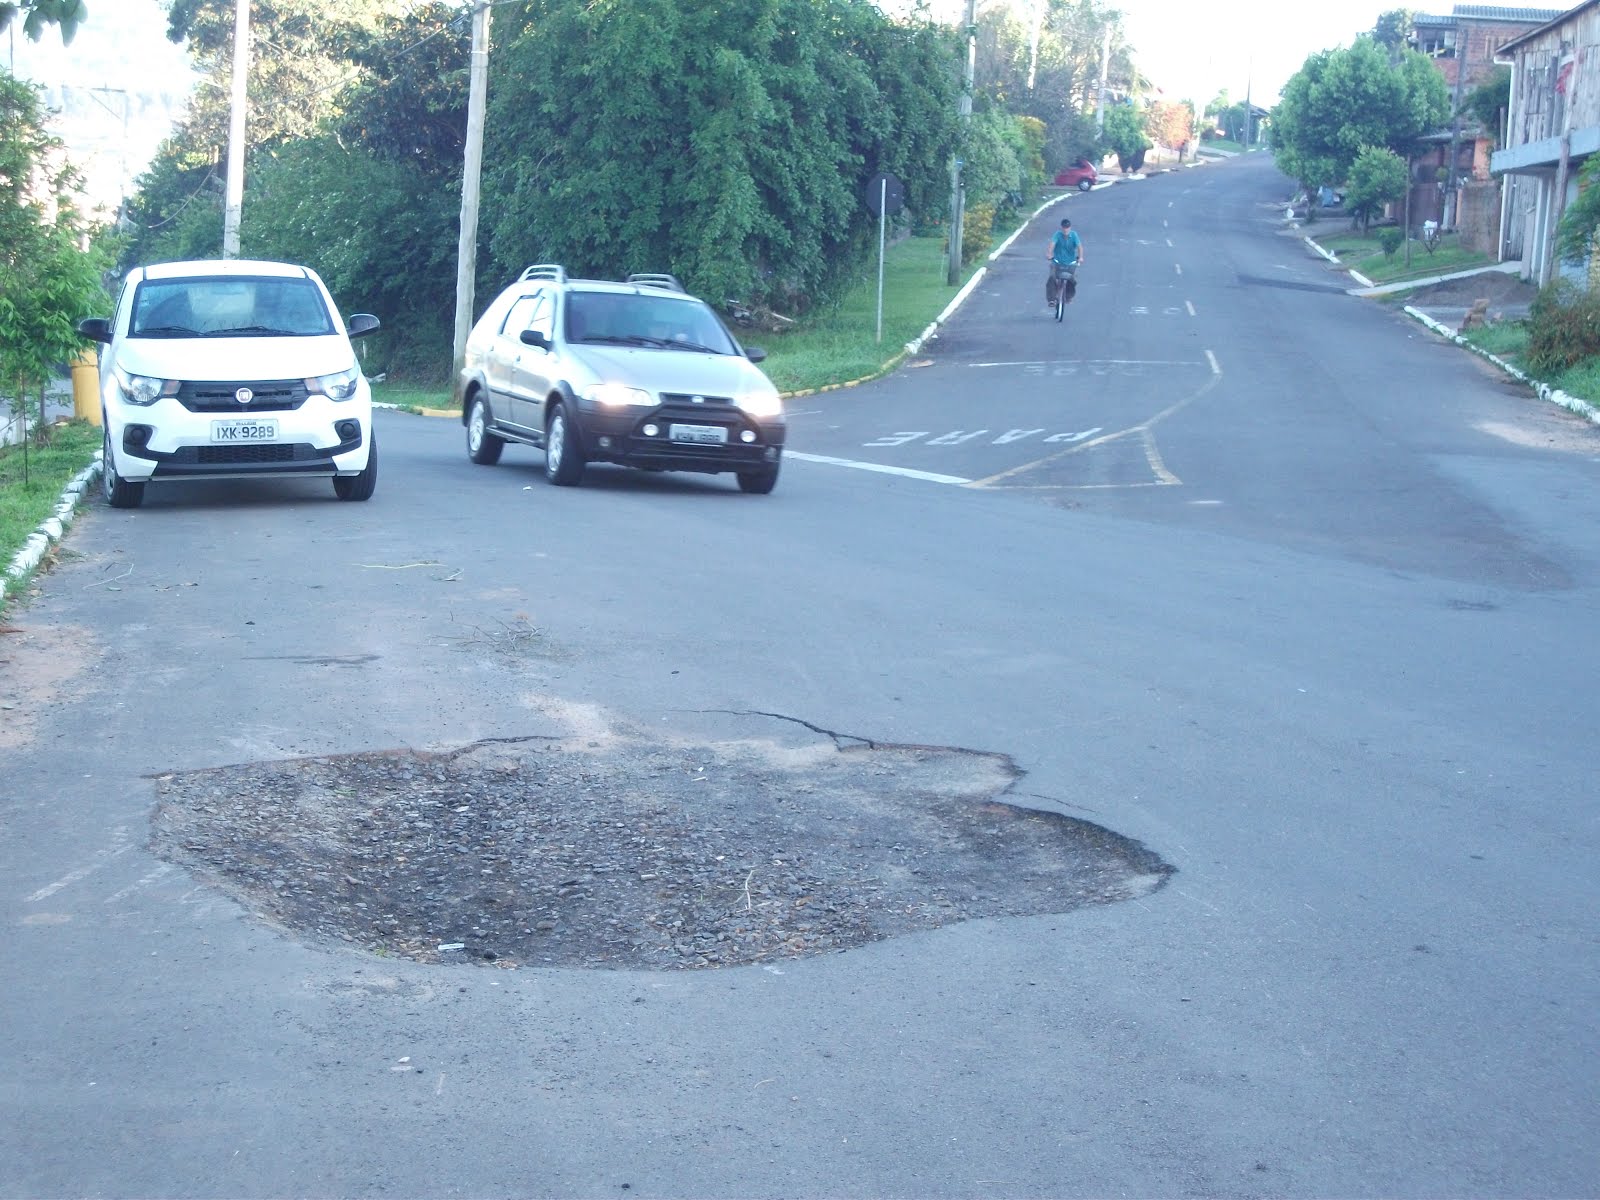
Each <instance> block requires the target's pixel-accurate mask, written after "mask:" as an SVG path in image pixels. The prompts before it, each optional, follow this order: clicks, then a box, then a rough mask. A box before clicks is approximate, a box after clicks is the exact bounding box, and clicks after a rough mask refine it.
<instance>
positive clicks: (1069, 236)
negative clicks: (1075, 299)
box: [1044, 217, 1083, 308]
mask: <svg viewBox="0 0 1600 1200" xmlns="http://www.w3.org/2000/svg"><path fill="white" fill-rule="evenodd" d="M1082 262H1083V239H1082V238H1081V237H1079V236H1078V231H1077V230H1076V229H1074V228H1073V227H1072V221H1071V220H1070V219H1069V218H1067V217H1062V218H1061V228H1060V229H1058V230H1056V231H1055V232H1054V233H1052V234H1051V235H1050V277H1049V278H1048V279H1046V280H1045V281H1044V303H1045V307H1046V308H1054V307H1055V306H1056V279H1057V277H1058V276H1059V277H1060V279H1061V283H1062V285H1063V286H1064V287H1066V289H1067V300H1068V302H1069V303H1070V302H1071V300H1072V296H1073V293H1074V292H1076V291H1077V290H1078V278H1077V276H1078V266H1079V265H1080V264H1081V263H1082Z"/></svg>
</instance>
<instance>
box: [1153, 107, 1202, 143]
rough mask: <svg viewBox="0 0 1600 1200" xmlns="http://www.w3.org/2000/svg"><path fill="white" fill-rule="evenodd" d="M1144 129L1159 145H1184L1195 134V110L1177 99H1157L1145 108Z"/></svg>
mask: <svg viewBox="0 0 1600 1200" xmlns="http://www.w3.org/2000/svg"><path fill="white" fill-rule="evenodd" d="M1144 131H1145V133H1146V134H1148V135H1149V137H1150V139H1151V140H1152V141H1154V142H1155V143H1156V144H1157V145H1158V146H1169V147H1174V148H1176V147H1178V146H1182V145H1183V144H1184V143H1185V142H1187V141H1188V140H1189V139H1190V138H1192V137H1193V136H1194V111H1193V110H1192V109H1191V108H1190V107H1189V106H1188V105H1187V104H1182V103H1179V102H1178V101H1176V100H1157V101H1155V102H1154V103H1153V104H1151V105H1150V107H1149V108H1147V109H1145V114H1144Z"/></svg>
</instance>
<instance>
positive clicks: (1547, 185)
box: [1490, 0, 1600, 286]
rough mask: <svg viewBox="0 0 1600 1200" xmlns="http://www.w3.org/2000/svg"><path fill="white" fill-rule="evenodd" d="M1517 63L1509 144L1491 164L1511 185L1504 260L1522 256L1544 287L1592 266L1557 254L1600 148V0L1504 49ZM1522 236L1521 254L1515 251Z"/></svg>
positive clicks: (1505, 208) (1529, 275) (1528, 272)
mask: <svg viewBox="0 0 1600 1200" xmlns="http://www.w3.org/2000/svg"><path fill="white" fill-rule="evenodd" d="M1500 57H1501V61H1503V62H1508V63H1509V64H1510V66H1511V112H1510V117H1509V119H1508V121H1507V123H1506V136H1505V140H1504V148H1503V149H1501V150H1497V151H1496V152H1495V154H1494V157H1493V158H1492V159H1491V160H1490V170H1491V171H1492V172H1493V173H1494V174H1495V175H1497V176H1500V177H1501V178H1503V179H1505V180H1506V181H1507V183H1508V185H1510V184H1512V183H1513V182H1514V183H1515V187H1512V186H1508V187H1507V188H1506V190H1505V198H1504V200H1503V201H1502V208H1501V212H1502V226H1503V228H1504V229H1505V236H1504V238H1503V239H1502V251H1501V255H1500V257H1501V258H1502V259H1510V258H1518V257H1520V258H1521V260H1522V277H1523V278H1524V279H1527V280H1530V281H1532V282H1534V283H1537V284H1540V285H1541V286H1542V285H1544V284H1546V283H1548V282H1550V281H1551V280H1552V279H1553V278H1555V277H1556V275H1557V274H1558V273H1560V274H1566V275H1569V276H1571V277H1573V278H1575V279H1578V280H1580V281H1582V280H1584V279H1585V276H1586V268H1585V267H1581V266H1573V265H1570V264H1569V265H1563V264H1562V263H1560V262H1559V261H1558V260H1557V258H1556V254H1555V234H1556V226H1557V225H1558V224H1559V223H1560V220H1561V214H1562V213H1563V212H1565V211H1566V207H1567V204H1568V203H1569V202H1570V201H1571V200H1572V199H1573V198H1574V197H1575V196H1576V195H1577V194H1578V169H1579V168H1580V167H1581V166H1582V165H1583V163H1584V161H1585V160H1586V159H1587V158H1588V157H1589V156H1590V155H1592V154H1595V153H1597V152H1600V0H1585V3H1582V4H1579V5H1577V6H1576V7H1574V8H1571V9H1569V10H1567V11H1566V12H1565V13H1563V14H1562V15H1561V16H1559V17H1557V18H1556V19H1554V20H1552V21H1550V22H1548V23H1546V24H1544V25H1541V26H1539V27H1538V28H1536V29H1533V30H1531V31H1530V32H1528V33H1526V34H1524V35H1522V36H1521V37H1519V38H1516V39H1515V40H1513V41H1511V42H1508V43H1507V44H1506V45H1504V46H1502V47H1501V48H1500ZM1513 236H1515V237H1516V238H1517V239H1518V241H1519V248H1520V250H1521V253H1520V254H1516V253H1510V252H1508V251H1509V248H1510V245H1511V242H1512V239H1513Z"/></svg>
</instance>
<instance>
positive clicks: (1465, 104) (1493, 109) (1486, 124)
mask: <svg viewBox="0 0 1600 1200" xmlns="http://www.w3.org/2000/svg"><path fill="white" fill-rule="evenodd" d="M1510 107H1511V68H1510V67H1496V68H1495V72H1494V74H1493V75H1492V76H1490V77H1489V78H1488V79H1485V80H1484V81H1483V82H1482V83H1480V84H1478V86H1477V87H1475V88H1473V89H1472V90H1471V91H1470V92H1468V93H1467V94H1466V95H1465V96H1464V97H1462V100H1461V111H1462V112H1463V113H1464V114H1466V115H1467V116H1470V117H1471V118H1472V119H1473V120H1475V121H1477V122H1478V124H1479V125H1480V126H1481V127H1482V128H1483V129H1484V131H1485V132H1486V133H1488V134H1489V135H1490V136H1492V137H1493V138H1494V139H1495V141H1496V143H1498V142H1499V139H1500V121H1501V114H1503V113H1504V112H1505V111H1506V110H1507V109H1509V108H1510Z"/></svg>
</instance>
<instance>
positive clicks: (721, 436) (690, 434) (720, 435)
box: [667, 425, 728, 446]
mask: <svg viewBox="0 0 1600 1200" xmlns="http://www.w3.org/2000/svg"><path fill="white" fill-rule="evenodd" d="M667 436H669V437H670V438H671V439H672V440H673V441H675V442H701V443H704V444H705V445H708V446H722V445H725V444H726V443H727V441H728V431H727V430H726V429H724V428H723V427H722V426H721V425H669V426H668V427H667Z"/></svg>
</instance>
